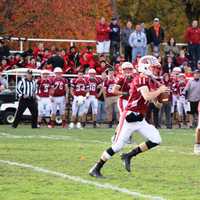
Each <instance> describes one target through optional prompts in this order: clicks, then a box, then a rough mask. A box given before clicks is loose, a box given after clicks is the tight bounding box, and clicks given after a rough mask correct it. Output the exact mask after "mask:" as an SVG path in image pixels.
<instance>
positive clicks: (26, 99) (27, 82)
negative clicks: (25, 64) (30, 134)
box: [12, 70, 38, 128]
mask: <svg viewBox="0 0 200 200" xmlns="http://www.w3.org/2000/svg"><path fill="white" fill-rule="evenodd" d="M36 90H37V86H36V82H35V80H33V77H32V71H31V70H28V71H27V74H26V77H25V78H23V79H22V80H20V81H19V83H18V85H17V94H18V96H19V106H18V109H17V112H16V113H15V120H14V122H13V125H12V127H13V128H17V126H18V124H19V122H20V120H21V117H22V115H23V113H24V111H25V110H26V108H28V109H29V110H30V112H31V115H32V128H37V115H38V107H37V101H36Z"/></svg>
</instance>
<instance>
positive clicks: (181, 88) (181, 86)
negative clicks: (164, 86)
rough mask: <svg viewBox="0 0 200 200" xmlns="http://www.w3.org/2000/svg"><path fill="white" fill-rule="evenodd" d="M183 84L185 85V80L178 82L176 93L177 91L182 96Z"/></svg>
mask: <svg viewBox="0 0 200 200" xmlns="http://www.w3.org/2000/svg"><path fill="white" fill-rule="evenodd" d="M185 86H186V81H183V82H178V84H177V93H178V95H179V96H184V94H183V91H184V89H185Z"/></svg>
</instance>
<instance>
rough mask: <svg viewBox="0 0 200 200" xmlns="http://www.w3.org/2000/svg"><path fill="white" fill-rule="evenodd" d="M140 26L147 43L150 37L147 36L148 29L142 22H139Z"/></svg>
mask: <svg viewBox="0 0 200 200" xmlns="http://www.w3.org/2000/svg"><path fill="white" fill-rule="evenodd" d="M141 27H142V32H143V33H144V34H145V35H146V38H147V44H149V43H150V38H149V29H148V28H145V24H144V22H142V23H141Z"/></svg>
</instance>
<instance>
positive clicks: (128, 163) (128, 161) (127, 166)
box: [121, 153, 131, 172]
mask: <svg viewBox="0 0 200 200" xmlns="http://www.w3.org/2000/svg"><path fill="white" fill-rule="evenodd" d="M121 159H122V162H123V163H124V167H125V169H126V170H127V171H128V172H131V159H130V158H129V157H128V156H127V155H126V154H125V153H123V154H122V155H121Z"/></svg>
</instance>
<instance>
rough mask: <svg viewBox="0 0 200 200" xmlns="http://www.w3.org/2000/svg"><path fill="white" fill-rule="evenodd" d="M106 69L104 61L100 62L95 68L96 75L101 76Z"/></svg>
mask: <svg viewBox="0 0 200 200" xmlns="http://www.w3.org/2000/svg"><path fill="white" fill-rule="evenodd" d="M106 68H107V65H106V61H105V60H102V61H101V62H100V64H99V65H98V66H97V67H96V72H97V74H102V73H103V72H105V71H106Z"/></svg>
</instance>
